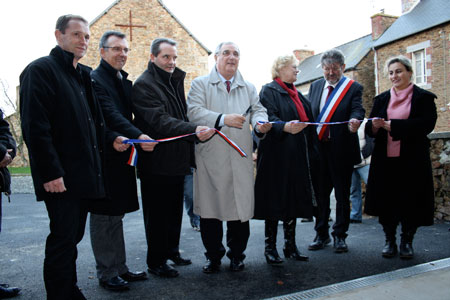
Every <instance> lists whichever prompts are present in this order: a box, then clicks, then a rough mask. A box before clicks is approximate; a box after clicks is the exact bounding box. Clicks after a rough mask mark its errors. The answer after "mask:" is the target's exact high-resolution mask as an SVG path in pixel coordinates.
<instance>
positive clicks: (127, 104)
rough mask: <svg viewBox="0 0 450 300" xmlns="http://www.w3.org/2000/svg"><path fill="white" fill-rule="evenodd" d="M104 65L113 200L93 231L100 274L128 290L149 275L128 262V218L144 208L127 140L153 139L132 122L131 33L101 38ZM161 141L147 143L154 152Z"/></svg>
mask: <svg viewBox="0 0 450 300" xmlns="http://www.w3.org/2000/svg"><path fill="white" fill-rule="evenodd" d="M99 48H100V56H101V58H102V59H101V61H100V65H99V66H98V67H97V69H95V70H94V71H92V73H91V76H92V80H93V85H94V89H95V92H96V94H97V97H98V99H99V102H100V105H101V107H102V111H103V116H104V118H105V124H106V145H105V186H106V195H107V198H108V199H109V200H110V201H107V202H106V201H95V202H94V204H95V206H94V207H92V209H91V218H90V232H91V243H92V250H93V252H94V256H95V261H96V267H97V277H98V279H99V283H100V286H102V287H104V288H105V289H108V290H114V291H121V290H126V289H128V282H130V281H137V280H144V279H147V275H146V273H145V272H130V271H129V270H128V267H127V265H126V254H125V241H124V237H123V223H122V219H123V217H124V214H125V213H129V212H132V211H136V210H138V209H139V203H138V197H137V187H136V175H135V169H134V167H133V166H130V165H128V164H127V161H128V158H129V156H130V152H131V151H130V150H131V148H130V147H129V145H127V144H123V143H122V142H123V141H124V140H126V139H129V138H131V139H147V140H148V139H150V137H149V136H147V135H145V134H142V132H141V131H140V130H139V129H137V128H136V127H135V126H134V125H133V124H132V113H131V110H132V108H131V89H132V82H131V81H130V80H128V79H127V77H128V74H127V73H126V72H125V71H123V67H124V66H125V63H126V61H127V57H128V51H129V48H128V42H127V40H126V38H125V35H124V34H123V33H121V32H117V31H107V32H105V33H104V34H103V36H102V37H101V39H100V47H99ZM155 144H156V143H143V144H142V146H141V147H142V149H144V150H147V151H153V148H154V147H155Z"/></svg>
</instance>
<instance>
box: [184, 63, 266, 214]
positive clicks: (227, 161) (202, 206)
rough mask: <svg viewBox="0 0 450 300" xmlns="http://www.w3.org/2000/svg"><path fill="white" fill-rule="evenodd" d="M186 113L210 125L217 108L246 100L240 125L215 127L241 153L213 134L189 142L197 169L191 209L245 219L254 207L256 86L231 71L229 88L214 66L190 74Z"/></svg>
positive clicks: (261, 116)
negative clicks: (208, 70) (206, 71)
mask: <svg viewBox="0 0 450 300" xmlns="http://www.w3.org/2000/svg"><path fill="white" fill-rule="evenodd" d="M187 103H188V118H189V120H190V121H191V122H194V123H196V124H198V125H205V126H208V127H211V128H214V126H215V124H216V120H217V118H218V117H219V115H220V114H231V113H238V114H243V113H244V112H245V111H246V110H247V108H248V107H249V105H251V106H252V112H251V113H250V114H248V115H247V120H246V122H245V123H244V126H243V128H242V129H238V128H231V127H227V126H223V127H222V129H221V131H222V132H223V133H224V134H225V135H226V136H227V137H229V138H230V139H231V140H233V141H234V142H235V143H237V144H238V145H239V147H241V149H243V150H244V151H245V153H246V154H247V157H241V155H240V154H239V153H238V152H237V151H236V150H235V149H234V148H232V147H231V146H230V145H229V144H227V142H225V141H224V140H223V139H222V138H221V137H220V136H219V135H218V134H215V135H214V136H213V137H212V138H211V139H210V140H208V141H206V142H201V143H198V144H196V146H195V159H196V165H197V169H196V170H195V172H194V213H195V214H197V215H200V216H201V217H202V218H213V219H219V220H221V221H236V220H240V221H242V222H245V221H248V220H250V219H251V218H252V217H253V211H254V192H253V191H254V178H253V161H252V150H253V139H252V132H251V129H250V122H251V125H252V126H253V128H255V126H256V122H257V121H267V119H268V118H267V113H266V109H265V108H264V106H263V105H262V104H261V103H260V102H259V97H258V94H257V92H256V88H255V87H254V86H253V85H252V84H251V83H249V82H247V81H245V80H244V79H243V78H242V75H241V74H240V73H239V71H238V72H237V73H236V75H235V77H234V81H233V83H232V85H231V90H230V93H228V92H227V90H226V87H225V84H223V83H222V81H221V80H220V78H219V76H218V74H217V71H216V68H214V69H213V70H212V71H211V73H210V74H209V75H207V76H202V77H198V78H196V79H194V81H193V82H192V84H191V89H190V91H189V94H188V99H187Z"/></svg>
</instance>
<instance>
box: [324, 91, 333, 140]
mask: <svg viewBox="0 0 450 300" xmlns="http://www.w3.org/2000/svg"><path fill="white" fill-rule="evenodd" d="M333 90H334V87H333V86H332V85H329V86H328V95H327V99H326V101H325V104H327V103H328V101H329V100H331V99H330V95H331V93H332V92H333ZM329 140H330V126H329V125H325V132H324V133H323V136H322V141H329Z"/></svg>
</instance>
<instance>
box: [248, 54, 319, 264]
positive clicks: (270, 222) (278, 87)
mask: <svg viewBox="0 0 450 300" xmlns="http://www.w3.org/2000/svg"><path fill="white" fill-rule="evenodd" d="M297 64H298V61H297V60H296V59H295V58H294V57H293V56H292V55H290V56H280V57H278V58H277V59H276V60H275V62H274V64H273V67H272V78H273V81H272V82H271V83H268V84H266V85H264V86H263V87H262V89H261V92H260V95H259V96H260V101H261V103H262V104H263V105H264V106H265V107H266V109H267V114H268V116H269V121H273V122H275V123H274V124H273V126H272V130H271V131H270V132H268V133H267V134H266V136H265V138H264V139H262V140H260V141H259V146H258V158H257V175H256V182H255V214H254V218H255V219H259V220H265V251H264V255H265V257H266V260H267V263H269V264H279V263H282V262H283V260H282V259H281V258H280V256H279V254H278V251H277V248H276V237H277V227H278V221H283V229H284V240H285V244H284V248H283V252H284V256H285V258H292V259H294V260H300V261H306V260H308V257H307V256H304V255H302V254H301V253H300V252H299V250H298V248H297V246H296V243H295V228H296V219H297V218H310V217H312V215H313V204H314V203H315V195H316V192H317V187H316V182H317V180H316V178H317V174H315V171H317V170H318V167H317V164H318V149H317V134H316V130H315V127H314V126H308V125H307V124H304V123H302V122H307V121H310V120H313V117H312V114H311V108H310V105H309V102H308V101H307V100H306V98H305V97H304V96H303V95H302V94H301V93H300V92H298V91H297V89H296V88H295V86H294V85H293V83H294V82H295V81H296V80H297V73H298V70H297Z"/></svg>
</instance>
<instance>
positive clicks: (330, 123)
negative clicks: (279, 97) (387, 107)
mask: <svg viewBox="0 0 450 300" xmlns="http://www.w3.org/2000/svg"><path fill="white" fill-rule="evenodd" d="M376 119H380V118H378V117H376V118H369V119H364V120H376ZM364 120H358V121H360V122H363V121H364ZM257 123H258V124H266V123H270V124H285V123H302V124H307V125H339V124H347V123H350V121H340V122H301V121H272V122H267V121H258V122H257Z"/></svg>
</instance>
